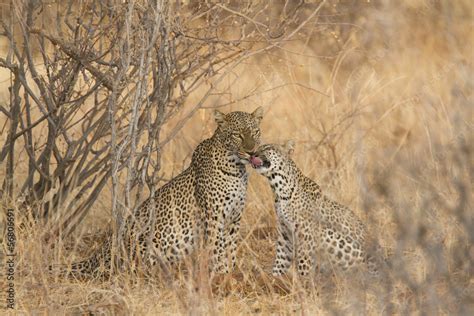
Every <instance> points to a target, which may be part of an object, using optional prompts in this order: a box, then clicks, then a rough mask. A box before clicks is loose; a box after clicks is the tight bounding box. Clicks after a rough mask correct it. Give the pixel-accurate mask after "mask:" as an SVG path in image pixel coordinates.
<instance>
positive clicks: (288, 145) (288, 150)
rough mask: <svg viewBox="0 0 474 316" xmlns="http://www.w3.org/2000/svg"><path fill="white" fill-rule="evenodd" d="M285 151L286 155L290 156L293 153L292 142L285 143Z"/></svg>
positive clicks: (293, 146) (293, 145) (293, 143)
mask: <svg viewBox="0 0 474 316" xmlns="http://www.w3.org/2000/svg"><path fill="white" fill-rule="evenodd" d="M285 150H286V152H287V153H288V155H290V156H291V155H292V154H293V152H294V151H295V142H294V141H293V140H289V141H287V142H286V143H285Z"/></svg>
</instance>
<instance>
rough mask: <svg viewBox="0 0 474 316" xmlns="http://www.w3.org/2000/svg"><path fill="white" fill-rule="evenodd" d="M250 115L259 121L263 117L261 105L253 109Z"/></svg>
mask: <svg viewBox="0 0 474 316" xmlns="http://www.w3.org/2000/svg"><path fill="white" fill-rule="evenodd" d="M252 116H253V117H255V118H256V119H257V120H259V121H261V120H262V118H263V108H262V107H261V106H259V107H258V108H256V109H255V111H253V113H252Z"/></svg>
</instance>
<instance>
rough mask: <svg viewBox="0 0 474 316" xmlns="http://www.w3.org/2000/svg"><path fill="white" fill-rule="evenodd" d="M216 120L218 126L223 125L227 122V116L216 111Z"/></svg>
mask: <svg viewBox="0 0 474 316" xmlns="http://www.w3.org/2000/svg"><path fill="white" fill-rule="evenodd" d="M214 120H215V121H216V123H217V124H218V125H222V123H224V122H225V114H224V113H222V112H220V111H218V110H215V111H214Z"/></svg>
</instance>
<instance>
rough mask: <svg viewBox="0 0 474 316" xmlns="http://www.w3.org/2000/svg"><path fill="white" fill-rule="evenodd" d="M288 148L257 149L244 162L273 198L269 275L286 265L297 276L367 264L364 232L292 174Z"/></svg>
mask: <svg viewBox="0 0 474 316" xmlns="http://www.w3.org/2000/svg"><path fill="white" fill-rule="evenodd" d="M292 151H293V143H292V142H291V141H290V142H288V143H287V144H286V145H285V146H280V145H275V144H267V145H262V146H261V147H259V148H258V150H257V151H256V152H255V153H253V155H252V157H251V158H250V159H249V161H250V163H251V164H252V166H253V167H254V168H255V170H256V171H257V172H258V173H260V174H262V175H264V176H265V177H266V178H267V179H268V181H269V182H270V185H271V187H272V189H273V192H274V195H275V209H276V213H277V217H278V241H277V248H276V259H275V262H274V265H273V274H274V275H282V274H284V273H285V272H286V271H287V270H288V268H289V267H290V266H291V263H292V261H295V262H296V267H297V270H298V272H299V273H300V274H301V275H307V274H308V273H309V272H310V271H311V270H312V269H314V268H315V267H316V261H318V263H319V264H321V265H322V266H328V265H329V267H339V268H341V269H342V270H347V269H349V268H351V267H354V266H358V265H360V264H361V263H364V262H367V263H368V264H369V270H370V271H371V272H374V273H375V272H376V269H375V267H374V264H375V263H374V262H373V260H372V259H370V260H369V261H367V259H368V256H367V245H366V234H367V233H366V229H365V227H364V225H363V224H362V222H361V221H360V220H359V219H358V218H357V217H356V215H355V214H354V213H353V212H352V211H351V210H350V209H348V208H347V207H345V206H343V205H341V204H339V203H337V202H334V201H332V200H330V199H329V198H327V197H326V196H324V195H323V194H322V192H321V189H320V187H319V185H317V184H316V183H315V182H314V181H313V180H311V179H309V178H308V177H306V176H305V175H303V173H302V172H301V171H300V170H299V169H298V167H297V166H296V164H295V163H294V162H293V160H292V159H291V158H290V154H291V153H292Z"/></svg>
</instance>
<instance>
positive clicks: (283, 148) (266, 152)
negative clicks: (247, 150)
mask: <svg viewBox="0 0 474 316" xmlns="http://www.w3.org/2000/svg"><path fill="white" fill-rule="evenodd" d="M294 146H295V143H294V142H293V141H292V140H289V141H287V142H286V143H285V144H284V145H278V144H265V145H262V146H260V147H259V148H258V149H257V151H256V152H254V153H252V154H251V157H250V159H249V162H250V164H251V165H252V167H253V168H254V169H255V170H256V171H257V172H258V173H261V174H263V175H267V174H272V173H273V172H274V171H279V170H284V169H287V168H288V167H289V166H292V165H293V161H292V160H291V155H292V154H293V151H294Z"/></svg>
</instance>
